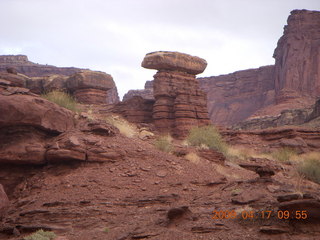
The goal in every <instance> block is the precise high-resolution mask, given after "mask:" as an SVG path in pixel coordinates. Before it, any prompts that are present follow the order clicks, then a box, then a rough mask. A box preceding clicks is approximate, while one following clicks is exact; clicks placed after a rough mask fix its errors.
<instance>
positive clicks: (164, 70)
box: [142, 52, 209, 137]
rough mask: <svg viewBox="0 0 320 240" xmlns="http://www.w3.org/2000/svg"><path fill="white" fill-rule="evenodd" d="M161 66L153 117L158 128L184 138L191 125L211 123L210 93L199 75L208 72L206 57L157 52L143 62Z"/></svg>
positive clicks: (157, 67)
mask: <svg viewBox="0 0 320 240" xmlns="http://www.w3.org/2000/svg"><path fill="white" fill-rule="evenodd" d="M142 66H143V67H146V68H152V69H158V70H159V71H158V72H157V73H156V74H155V75H154V82H153V90H154V91H153V93H154V98H155V104H154V106H153V120H154V123H155V126H156V127H157V128H158V130H160V131H162V132H169V133H171V134H172V135H173V136H175V137H184V136H186V135H187V134H188V132H189V130H190V128H192V127H194V126H200V125H206V124H208V123H209V119H208V112H207V106H206V95H205V94H204V92H202V91H201V90H200V88H199V83H198V81H197V79H196V77H195V74H197V73H200V72H202V71H204V69H205V67H206V62H205V60H203V59H201V58H198V57H192V56H190V55H187V54H180V53H177V52H173V53H170V52H155V53H150V54H147V55H146V58H145V59H144V60H143V62H142Z"/></svg>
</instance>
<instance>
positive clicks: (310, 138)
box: [221, 126, 320, 153]
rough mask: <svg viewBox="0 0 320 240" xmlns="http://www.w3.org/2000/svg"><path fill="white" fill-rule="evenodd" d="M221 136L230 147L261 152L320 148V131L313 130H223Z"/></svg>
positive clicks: (282, 128) (303, 150)
mask: <svg viewBox="0 0 320 240" xmlns="http://www.w3.org/2000/svg"><path fill="white" fill-rule="evenodd" d="M221 134H222V135H223V137H224V139H225V140H226V141H227V142H228V143H229V144H230V145H233V146H236V145H241V146H243V147H246V148H248V149H253V150H256V151H257V150H258V151H260V152H272V151H274V150H276V149H280V148H290V149H295V150H296V151H297V152H298V153H304V152H310V151H317V149H319V148H320V130H315V129H312V128H304V127H294V126H288V127H287V126H286V127H279V128H270V129H264V130H248V131H239V130H238V131H234V130H221Z"/></svg>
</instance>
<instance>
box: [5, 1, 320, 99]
mask: <svg viewBox="0 0 320 240" xmlns="http://www.w3.org/2000/svg"><path fill="white" fill-rule="evenodd" d="M0 9H1V14H0V29H1V30H0V54H1V55H3V54H25V55H28V57H29V60H30V61H33V62H36V63H41V64H50V65H56V66H59V67H69V66H74V67H81V68H90V69H92V70H99V71H104V72H107V73H109V74H111V75H112V76H113V78H114V80H115V82H116V85H117V87H118V92H119V95H120V96H121V97H122V95H123V94H124V93H126V92H127V91H128V90H129V89H139V88H143V86H144V83H145V81H146V80H151V79H153V77H152V76H153V75H154V74H155V72H156V71H155V70H149V69H144V68H142V67H141V62H142V60H143V58H144V56H145V54H146V53H148V52H153V51H159V50H166V51H179V52H184V53H188V54H191V55H195V56H199V57H201V58H204V59H206V60H207V62H208V67H207V69H206V70H205V72H204V73H203V74H201V75H199V76H214V75H220V74H226V73H231V72H234V71H237V70H243V69H248V68H256V67H259V66H264V65H269V64H274V59H273V58H272V55H273V51H274V49H275V47H276V44H277V41H278V39H279V38H280V36H281V35H282V33H283V26H284V25H285V24H286V21H287V18H288V16H289V14H290V11H291V10H293V9H308V10H318V11H319V10H320V0H76V1H75V0H0Z"/></svg>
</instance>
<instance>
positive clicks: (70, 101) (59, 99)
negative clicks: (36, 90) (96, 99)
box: [41, 90, 79, 112]
mask: <svg viewBox="0 0 320 240" xmlns="http://www.w3.org/2000/svg"><path fill="white" fill-rule="evenodd" d="M41 96H42V97H43V98H45V99H47V100H49V101H50V102H54V103H56V104H58V105H59V106H61V107H64V108H67V109H69V110H71V111H73V112H78V111H79V110H78V108H77V102H76V100H75V99H74V97H72V96H71V95H70V94H68V93H65V92H61V91H58V90H54V91H52V92H48V93H45V94H42V95H41Z"/></svg>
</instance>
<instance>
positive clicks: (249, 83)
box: [199, 66, 275, 125]
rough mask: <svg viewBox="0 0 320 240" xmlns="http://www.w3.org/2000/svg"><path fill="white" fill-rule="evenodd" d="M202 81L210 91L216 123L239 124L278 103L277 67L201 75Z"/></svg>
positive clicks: (200, 79) (210, 103) (212, 113)
mask: <svg viewBox="0 0 320 240" xmlns="http://www.w3.org/2000/svg"><path fill="white" fill-rule="evenodd" d="M199 82H200V87H201V89H202V90H203V91H205V92H206V93H207V99H208V111H209V116H210V119H211V121H212V122H213V123H214V124H219V125H232V124H235V123H237V122H240V121H243V120H245V119H246V118H248V117H249V116H251V115H252V114H254V113H255V112H256V111H257V110H259V109H261V108H262V107H264V106H267V105H269V104H273V103H274V94H275V93H274V66H265V67H260V68H257V69H249V70H243V71H238V72H234V73H231V74H227V75H221V76H216V77H206V78H199Z"/></svg>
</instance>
